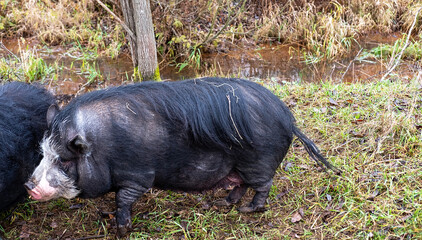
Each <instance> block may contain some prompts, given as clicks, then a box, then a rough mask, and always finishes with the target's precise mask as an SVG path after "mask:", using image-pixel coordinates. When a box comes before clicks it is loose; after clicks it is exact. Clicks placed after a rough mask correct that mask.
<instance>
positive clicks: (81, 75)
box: [0, 34, 414, 95]
mask: <svg viewBox="0 0 422 240" xmlns="http://www.w3.org/2000/svg"><path fill="white" fill-rule="evenodd" d="M399 37H400V35H398V34H390V35H388V36H385V35H382V34H371V35H369V36H367V37H364V38H362V39H361V41H362V43H361V48H365V49H371V48H373V47H376V46H378V45H379V44H380V43H389V44H391V43H394V41H396V40H397V39H398V38H399ZM3 44H4V45H5V46H6V48H7V49H9V50H10V51H11V52H13V53H14V54H16V55H18V54H19V49H20V47H22V46H20V44H18V41H17V40H16V39H12V40H7V39H6V40H4V39H3ZM37 44H38V42H36V41H26V42H25V43H24V45H25V46H24V49H31V48H33V47H34V46H37ZM238 49H239V50H235V51H230V52H227V53H214V54H204V55H203V57H202V61H203V62H204V63H205V65H206V66H213V67H212V68H213V70H212V71H210V70H208V71H207V69H204V68H202V69H201V70H200V71H199V72H195V71H193V70H192V69H189V68H185V69H183V70H182V71H180V72H178V69H176V68H175V67H174V66H171V65H161V66H160V74H161V78H162V79H164V80H169V81H174V80H180V79H187V78H193V77H195V76H196V75H197V74H201V71H202V73H203V72H204V71H206V72H217V74H224V75H234V76H239V77H243V78H258V79H272V80H275V81H278V82H283V81H286V82H312V81H321V80H322V81H324V80H329V79H332V80H333V81H335V82H356V81H363V82H365V81H371V80H372V79H379V77H381V76H382V74H383V73H384V72H385V70H386V69H385V65H386V63H385V62H378V61H377V62H375V61H373V62H370V61H365V62H359V61H356V60H354V56H355V55H356V54H357V53H358V51H355V53H354V55H352V56H350V57H348V58H345V59H343V60H341V61H334V62H331V63H326V62H324V63H319V64H315V65H306V64H305V63H304V62H303V61H301V59H300V55H299V51H298V48H297V47H292V46H285V45H277V44H272V45H263V46H260V47H259V48H258V49H256V50H250V49H247V50H243V49H241V48H238ZM34 51H35V52H36V53H37V54H38V56H40V57H42V58H43V59H44V61H45V62H46V63H48V64H57V65H58V66H61V70H60V71H59V73H58V75H59V76H58V81H52V82H50V83H49V86H50V89H51V90H52V91H53V92H54V93H55V94H56V95H72V94H76V93H79V92H84V91H86V90H89V89H95V88H97V87H105V86H109V85H121V84H123V83H125V82H129V81H130V80H131V76H132V74H133V66H132V61H131V60H130V58H129V56H127V55H124V54H122V55H121V56H119V57H118V58H117V59H106V58H99V59H97V60H95V61H82V60H76V59H75V58H73V57H71V56H70V54H68V53H66V49H64V48H62V47H54V48H52V49H43V48H41V49H35V50H34ZM6 54H7V53H6V51H5V50H4V49H0V56H1V57H3V56H5V55H6ZM87 64H89V66H90V67H91V68H94V69H96V71H99V72H101V75H102V76H103V79H101V80H100V81H99V84H93V85H92V86H89V85H86V84H85V83H86V82H87V80H88V79H89V78H90V76H91V75H90V72H89V71H88V70H86V69H87ZM83 65H84V66H83ZM413 74H414V70H413V69H412V67H408V66H405V65H404V66H401V68H400V75H401V76H408V77H412V76H413ZM97 80H98V79H97Z"/></svg>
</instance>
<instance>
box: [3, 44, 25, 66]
mask: <svg viewBox="0 0 422 240" xmlns="http://www.w3.org/2000/svg"><path fill="white" fill-rule="evenodd" d="M0 47H1V48H3V49H4V50H6V52H8V53H9V54H10V55H12V56H13V57H15V58H16V59H17V60H18V61H19V62H20V61H21V60H20V59H19V58H18V57H17V56H16V55H15V54H13V53H12V52H11V51H10V50H9V49H7V47H6V46H4V44H3V41H0Z"/></svg>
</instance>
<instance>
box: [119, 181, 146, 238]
mask: <svg viewBox="0 0 422 240" xmlns="http://www.w3.org/2000/svg"><path fill="white" fill-rule="evenodd" d="M147 190H148V188H144V187H140V186H138V187H137V188H131V187H127V188H120V189H119V190H118V191H117V193H116V205H117V210H116V222H117V235H118V236H119V237H123V236H125V235H126V233H127V231H128V230H129V229H131V228H132V221H131V210H132V205H133V203H134V202H135V201H136V200H137V199H138V198H140V197H141V196H142V195H143V194H144V193H145V192H146V191H147Z"/></svg>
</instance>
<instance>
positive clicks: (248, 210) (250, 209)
mask: <svg viewBox="0 0 422 240" xmlns="http://www.w3.org/2000/svg"><path fill="white" fill-rule="evenodd" d="M237 210H238V211H239V212H241V213H252V212H264V211H265V207H253V206H247V207H240V208H238V209H237Z"/></svg>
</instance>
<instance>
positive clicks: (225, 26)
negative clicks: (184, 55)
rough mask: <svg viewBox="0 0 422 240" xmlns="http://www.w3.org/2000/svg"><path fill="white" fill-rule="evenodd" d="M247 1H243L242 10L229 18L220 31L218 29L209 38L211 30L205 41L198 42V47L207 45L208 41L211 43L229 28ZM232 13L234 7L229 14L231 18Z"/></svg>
mask: <svg viewBox="0 0 422 240" xmlns="http://www.w3.org/2000/svg"><path fill="white" fill-rule="evenodd" d="M245 3H246V0H244V1H243V3H242V6H241V7H240V10H239V12H238V13H237V14H236V16H235V17H233V18H231V19H228V20H227V21H226V23H225V24H224V26H223V27H222V28H221V29H220V31H218V32H217V33H216V34H215V35H214V36H213V37H212V38H209V36H210V33H211V31H210V32H209V33H208V35H207V36H206V38H205V39H204V41H202V42H201V43H200V44H198V45H197V46H196V47H199V46H203V45H205V44H207V43H209V42H212V41H213V40H214V39H216V38H217V37H218V36H219V35H220V34H221V33H222V32H223V31H224V30H225V29H226V28H227V26H228V25H229V24H230V23H231V22H232V21H233V20H234V19H235V18H237V17H238V16H239V15H240V11H241V10H243V8H244V7H245ZM231 14H232V9H230V11H229V15H228V18H230V16H231Z"/></svg>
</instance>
